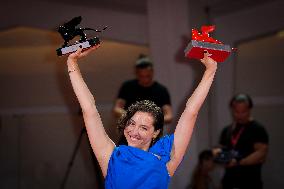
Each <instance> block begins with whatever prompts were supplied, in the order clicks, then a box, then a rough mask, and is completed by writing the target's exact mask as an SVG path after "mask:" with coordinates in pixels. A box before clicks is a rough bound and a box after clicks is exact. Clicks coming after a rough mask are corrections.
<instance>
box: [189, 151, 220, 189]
mask: <svg viewBox="0 0 284 189" xmlns="http://www.w3.org/2000/svg"><path fill="white" fill-rule="evenodd" d="M214 167H215V163H214V157H213V152H212V151H211V150H204V151H202V152H201V153H200V154H199V156H198V164H197V166H196V167H195V169H194V172H193V175H192V179H191V183H190V185H189V186H188V187H187V188H188V189H217V187H216V184H214V181H213V179H212V177H211V176H210V172H211V171H213V169H214Z"/></svg>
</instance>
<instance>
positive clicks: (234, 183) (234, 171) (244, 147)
mask: <svg viewBox="0 0 284 189" xmlns="http://www.w3.org/2000/svg"><path fill="white" fill-rule="evenodd" d="M238 134H240V135H239V138H238V137H236V136H237V135H238ZM232 137H234V138H238V140H237V142H236V144H235V145H233V144H232ZM255 143H264V144H268V134H267V132H266V130H265V128H264V127H263V126H261V125H260V124H259V123H258V122H256V121H251V122H249V123H248V124H246V125H240V124H237V125H235V126H234V128H233V126H232V125H229V126H227V127H225V128H224V129H223V131H222V134H221V137H220V144H221V145H222V146H224V147H225V148H227V149H229V150H235V151H237V152H238V153H239V155H240V157H241V158H245V157H247V156H249V155H250V154H252V153H253V152H254V144H255ZM261 166H262V164H257V165H249V166H236V167H232V168H227V169H226V172H225V175H224V179H223V185H225V186H224V189H226V188H234V187H238V188H240V189H243V188H249V187H252V186H253V188H262V181H261Z"/></svg>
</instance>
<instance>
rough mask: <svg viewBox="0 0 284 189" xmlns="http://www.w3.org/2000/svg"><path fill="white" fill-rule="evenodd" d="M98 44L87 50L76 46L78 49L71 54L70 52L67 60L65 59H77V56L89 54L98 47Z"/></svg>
mask: <svg viewBox="0 0 284 189" xmlns="http://www.w3.org/2000/svg"><path fill="white" fill-rule="evenodd" d="M99 47H100V45H96V46H93V47H91V48H89V49H87V50H84V51H83V49H82V48H78V50H77V51H76V52H74V53H72V54H70V55H69V56H68V60H67V61H70V60H71V61H77V60H78V59H79V58H82V57H84V56H87V55H88V54H90V53H91V52H92V51H94V50H96V49H97V48H99Z"/></svg>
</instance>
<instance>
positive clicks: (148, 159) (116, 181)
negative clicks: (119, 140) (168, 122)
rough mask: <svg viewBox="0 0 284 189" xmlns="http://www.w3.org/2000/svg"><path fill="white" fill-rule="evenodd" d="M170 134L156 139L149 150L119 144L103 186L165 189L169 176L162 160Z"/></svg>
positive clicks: (166, 154) (108, 188) (167, 154)
mask: <svg viewBox="0 0 284 189" xmlns="http://www.w3.org/2000/svg"><path fill="white" fill-rule="evenodd" d="M173 140H174V135H173V134H172V135H166V136H164V137H163V138H161V139H160V140H158V141H157V142H156V143H155V144H154V145H153V146H152V147H151V148H150V149H149V151H148V152H147V151H144V150H141V149H139V148H135V147H131V146H125V145H120V146H119V147H116V148H115V149H114V151H113V153H112V155H111V157H110V160H109V163H108V170H107V176H106V178H105V189H167V188H168V184H169V181H170V176H169V174H168V170H167V167H166V163H167V162H168V161H169V160H170V153H171V149H172V144H173Z"/></svg>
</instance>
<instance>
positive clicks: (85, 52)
mask: <svg viewBox="0 0 284 189" xmlns="http://www.w3.org/2000/svg"><path fill="white" fill-rule="evenodd" d="M99 47H100V45H96V46H93V47H91V48H89V49H87V50H84V51H83V52H81V55H80V57H84V56H87V55H88V54H90V52H92V51H94V50H96V49H97V48H99Z"/></svg>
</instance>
